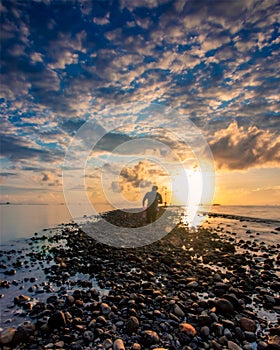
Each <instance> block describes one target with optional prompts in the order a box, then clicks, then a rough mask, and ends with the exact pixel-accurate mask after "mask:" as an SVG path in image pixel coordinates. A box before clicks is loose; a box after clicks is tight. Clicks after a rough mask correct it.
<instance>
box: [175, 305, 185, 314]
mask: <svg viewBox="0 0 280 350" xmlns="http://www.w3.org/2000/svg"><path fill="white" fill-rule="evenodd" d="M174 314H175V315H177V316H179V317H185V313H184V311H183V310H182V309H181V308H180V306H179V305H177V304H175V305H174Z"/></svg>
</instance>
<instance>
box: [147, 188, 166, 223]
mask: <svg viewBox="0 0 280 350" xmlns="http://www.w3.org/2000/svg"><path fill="white" fill-rule="evenodd" d="M157 190H158V187H157V186H153V187H152V191H150V192H147V193H146V194H145V196H144V198H143V203H142V204H143V207H145V202H146V201H147V202H148V203H147V209H146V222H147V223H148V224H150V223H151V222H154V221H156V217H157V211H158V204H159V203H162V196H161V194H160V193H158V192H157Z"/></svg>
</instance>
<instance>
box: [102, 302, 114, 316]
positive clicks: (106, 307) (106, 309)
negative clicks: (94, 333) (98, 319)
mask: <svg viewBox="0 0 280 350" xmlns="http://www.w3.org/2000/svg"><path fill="white" fill-rule="evenodd" d="M100 307H101V312H102V314H103V315H105V316H106V315H109V313H110V312H111V310H112V309H111V307H110V306H109V305H108V304H106V303H102V304H101V306H100Z"/></svg>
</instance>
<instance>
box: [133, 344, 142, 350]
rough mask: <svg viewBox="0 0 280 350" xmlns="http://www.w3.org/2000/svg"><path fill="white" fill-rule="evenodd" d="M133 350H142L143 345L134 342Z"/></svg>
mask: <svg viewBox="0 0 280 350" xmlns="http://www.w3.org/2000/svg"><path fill="white" fill-rule="evenodd" d="M131 349H132V350H141V345H140V344H139V343H134V344H133V345H132V348H131Z"/></svg>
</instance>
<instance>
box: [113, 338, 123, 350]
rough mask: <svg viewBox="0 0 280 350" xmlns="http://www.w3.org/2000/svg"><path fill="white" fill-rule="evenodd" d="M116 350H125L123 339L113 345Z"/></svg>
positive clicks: (117, 340)
mask: <svg viewBox="0 0 280 350" xmlns="http://www.w3.org/2000/svg"><path fill="white" fill-rule="evenodd" d="M113 349H114V350H125V347H124V343H123V341H122V339H116V340H115V341H114V345H113Z"/></svg>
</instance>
